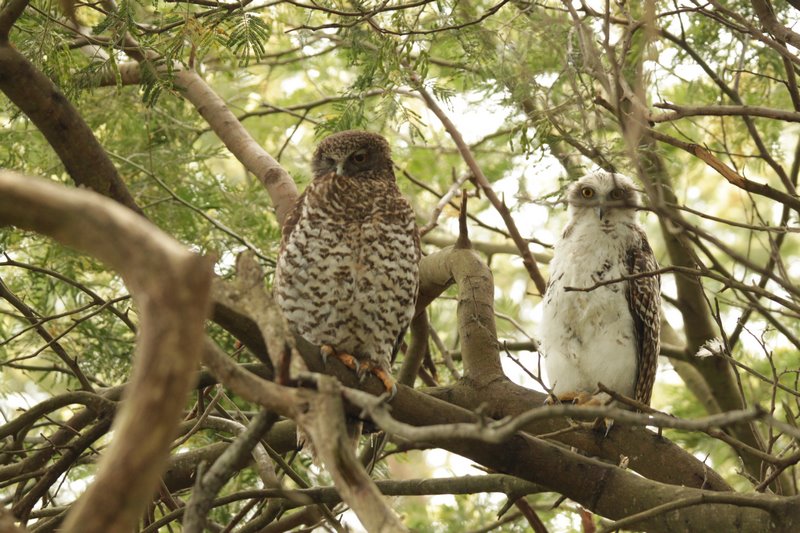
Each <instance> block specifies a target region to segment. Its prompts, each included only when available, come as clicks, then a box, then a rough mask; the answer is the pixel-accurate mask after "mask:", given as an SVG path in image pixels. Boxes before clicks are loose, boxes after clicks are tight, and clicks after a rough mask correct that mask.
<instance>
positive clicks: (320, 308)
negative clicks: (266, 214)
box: [273, 131, 420, 389]
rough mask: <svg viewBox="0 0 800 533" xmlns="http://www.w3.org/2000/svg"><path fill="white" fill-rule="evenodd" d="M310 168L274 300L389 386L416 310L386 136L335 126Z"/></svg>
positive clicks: (307, 331)
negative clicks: (395, 358) (309, 179)
mask: <svg viewBox="0 0 800 533" xmlns="http://www.w3.org/2000/svg"><path fill="white" fill-rule="evenodd" d="M312 168H313V172H314V180H313V181H312V182H311V183H310V184H309V185H308V187H307V188H306V190H305V191H304V192H303V194H302V195H301V196H300V198H299V199H298V201H297V203H296V205H295V207H294V209H293V210H292V212H291V213H290V214H289V216H288V217H287V220H286V222H285V223H284V226H283V239H282V241H281V250H280V254H279V256H278V262H277V268H276V271H275V282H274V288H273V291H274V294H275V299H276V301H277V302H278V305H279V306H280V307H281V309H282V310H283V313H284V315H285V316H286V318H287V320H288V322H289V325H290V327H291V328H292V329H293V330H294V332H295V333H297V334H299V335H301V336H302V337H304V338H305V339H306V340H308V341H309V342H311V343H313V344H316V345H319V346H323V347H325V348H324V350H323V354H325V355H327V354H330V353H336V354H337V355H339V356H340V358H341V359H342V360H343V361H345V362H348V361H349V362H350V363H351V366H355V367H356V368H357V370H358V371H359V373H363V372H365V371H372V372H374V373H375V374H376V375H377V376H378V377H380V378H381V379H383V380H384V383H385V384H386V387H387V389H390V388H393V386H394V383H393V381H392V380H391V378H390V376H389V372H390V361H391V358H392V356H393V355H394V351H395V350H396V346H397V343H398V341H399V338H400V337H401V335H402V334H403V332H404V331H405V329H406V328H407V327H408V324H409V323H410V321H411V317H412V315H413V312H414V304H415V301H416V294H417V288H418V284H419V266H418V263H419V258H420V248H419V236H418V233H417V228H416V224H415V222H414V212H413V210H412V208H411V205H410V204H409V203H408V201H407V200H406V199H405V198H404V197H403V196H402V195H401V193H400V190H399V189H398V188H397V184H396V182H395V176H394V170H393V168H392V159H391V152H390V149H389V144H388V143H387V142H386V139H384V138H383V137H381V136H380V135H377V134H374V133H368V132H364V131H345V132H342V133H337V134H334V135H331V136H329V137H327V138H326V139H324V140H323V141H322V142H321V143H320V145H319V147H318V148H317V150H316V151H315V153H314V158H313V162H312ZM347 354H349V355H352V356H353V357H354V358H355V360H352V359H348V358H347Z"/></svg>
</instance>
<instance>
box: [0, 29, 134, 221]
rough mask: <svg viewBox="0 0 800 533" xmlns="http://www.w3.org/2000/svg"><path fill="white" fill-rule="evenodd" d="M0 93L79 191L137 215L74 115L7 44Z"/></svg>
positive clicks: (1, 49) (0, 63) (0, 51)
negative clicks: (44, 142)
mask: <svg viewBox="0 0 800 533" xmlns="http://www.w3.org/2000/svg"><path fill="white" fill-rule="evenodd" d="M0 90H1V91H3V92H4V93H5V94H6V96H8V98H9V99H10V100H11V101H12V102H14V104H16V105H17V107H19V108H20V109H21V110H22V112H23V113H25V114H26V115H27V116H28V118H30V119H31V121H32V122H33V123H34V124H35V125H36V127H37V128H38V129H39V131H41V132H42V134H43V135H44V136H45V138H46V139H47V141H48V142H49V143H50V145H51V146H52V147H53V150H55V152H56V153H57V154H58V157H59V158H61V161H62V162H63V163H64V167H65V168H66V169H67V172H68V173H69V175H70V176H71V177H72V179H73V180H74V181H75V183H76V184H77V185H78V186H81V187H86V188H88V189H92V190H93V191H96V192H98V193H100V194H102V195H103V196H107V197H109V198H113V199H114V200H116V201H117V202H119V203H121V204H122V205H124V206H126V207H128V208H130V209H132V210H133V211H135V212H136V213H140V214H141V210H140V209H139V207H138V206H137V205H136V202H135V201H134V199H133V197H132V196H131V195H130V193H129V192H128V189H127V187H126V186H125V184H124V182H123V181H122V179H121V178H120V176H119V174H118V173H117V169H116V168H115V167H114V165H113V164H112V163H111V160H110V159H109V158H108V155H107V154H106V152H105V150H103V147H102V146H101V145H100V143H99V142H98V141H97V139H96V138H95V136H94V133H92V130H91V129H89V126H88V125H87V124H86V122H84V120H83V118H82V117H81V115H80V114H79V113H78V110H77V109H75V107H74V106H73V105H72V103H70V102H69V100H67V99H66V97H65V96H64V94H63V93H62V92H61V91H60V90H59V89H58V87H56V86H55V85H54V84H53V82H52V81H50V79H49V78H47V76H45V75H44V74H42V73H41V72H40V71H39V70H38V69H37V68H36V67H35V66H34V65H33V64H32V63H31V62H30V61H28V60H27V59H26V58H25V57H24V56H23V55H22V54H20V53H19V52H18V51H17V50H16V49H15V48H14V47H13V46H11V45H10V44H8V43H5V44H3V43H0Z"/></svg>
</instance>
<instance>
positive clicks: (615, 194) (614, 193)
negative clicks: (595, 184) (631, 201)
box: [608, 189, 625, 200]
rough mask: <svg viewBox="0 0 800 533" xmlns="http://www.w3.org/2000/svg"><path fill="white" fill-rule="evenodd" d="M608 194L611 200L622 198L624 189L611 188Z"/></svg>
mask: <svg viewBox="0 0 800 533" xmlns="http://www.w3.org/2000/svg"><path fill="white" fill-rule="evenodd" d="M608 196H609V198H611V199H612V200H622V198H623V197H624V196H625V191H623V190H622V189H612V190H611V193H609V195H608Z"/></svg>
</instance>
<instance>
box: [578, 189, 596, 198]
mask: <svg viewBox="0 0 800 533" xmlns="http://www.w3.org/2000/svg"><path fill="white" fill-rule="evenodd" d="M581 196H583V197H584V198H594V189H592V188H591V187H584V188H583V189H581Z"/></svg>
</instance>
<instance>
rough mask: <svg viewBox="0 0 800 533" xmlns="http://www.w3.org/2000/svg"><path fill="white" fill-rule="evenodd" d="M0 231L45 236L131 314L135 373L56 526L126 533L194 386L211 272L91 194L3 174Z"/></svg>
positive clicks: (151, 484) (159, 467)
mask: <svg viewBox="0 0 800 533" xmlns="http://www.w3.org/2000/svg"><path fill="white" fill-rule="evenodd" d="M0 224H4V225H5V224H14V225H16V226H18V227H21V228H25V229H29V230H33V231H37V232H39V233H43V234H46V235H49V236H51V237H53V238H54V239H56V240H58V241H60V242H61V243H63V244H65V245H68V246H72V247H75V248H77V249H79V250H82V251H85V252H87V253H90V254H92V255H94V256H96V257H98V258H99V259H101V260H102V261H105V262H106V263H108V264H109V265H110V266H111V267H112V268H114V269H116V270H117V271H119V272H120V273H121V275H122V277H123V279H124V280H125V282H126V284H127V285H128V286H129V287H130V289H131V292H132V294H133V296H134V301H135V302H136V303H137V304H138V306H139V309H140V315H141V327H140V330H139V334H138V339H137V341H138V342H137V345H136V354H135V364H134V369H133V375H132V379H131V383H130V387H128V388H127V389H126V394H125V396H126V401H125V403H124V404H123V406H122V407H121V409H120V412H119V416H117V418H116V420H115V422H114V424H115V425H114V429H115V438H114V440H113V441H112V442H111V444H110V446H109V448H108V450H107V451H106V454H105V456H104V457H103V459H102V461H101V463H100V468H99V471H98V474H97V477H96V479H95V482H94V483H93V484H92V485H91V486H90V487H89V489H88V490H87V492H86V493H85V494H84V495H83V496H82V497H81V498H80V499H79V500H78V502H77V503H76V504H75V507H74V508H73V509H72V511H71V512H70V514H69V516H68V517H67V519H66V522H65V524H64V531H79V530H80V531H83V532H94V531H98V532H99V531H125V530H130V529H131V528H132V527H133V525H134V524H135V523H136V520H137V518H138V517H139V516H140V514H141V512H142V510H143V509H144V507H145V505H146V503H147V501H148V500H149V498H150V496H151V494H152V491H153V489H154V488H155V486H156V482H157V479H158V476H159V475H160V473H161V471H162V469H163V467H164V465H165V464H166V460H167V457H168V453H169V448H168V446H169V443H170V441H171V439H172V436H173V431H174V429H175V426H176V424H177V422H178V420H179V417H180V414H181V411H182V409H183V404H184V400H185V398H186V395H187V394H188V392H189V389H190V387H191V385H192V382H193V380H194V377H195V372H194V370H195V369H196V366H197V362H198V360H199V354H200V348H201V342H202V339H203V330H204V325H205V324H204V322H205V318H206V316H207V313H208V309H209V291H210V284H211V275H212V262H211V261H210V260H209V259H207V258H203V257H200V256H198V255H196V254H194V253H191V252H189V251H188V250H187V249H186V248H184V247H183V246H182V245H181V244H179V243H178V242H176V241H174V240H173V239H172V238H170V237H169V236H167V235H166V234H164V233H163V232H161V230H159V229H158V228H157V227H156V226H154V225H152V224H150V223H149V222H147V221H145V220H143V219H142V218H141V217H139V216H138V215H135V214H134V213H132V212H131V211H130V210H127V209H123V208H121V207H120V206H119V205H117V204H116V203H115V202H113V201H111V200H109V199H107V198H104V197H102V196H100V195H98V194H96V193H93V192H90V191H86V190H74V189H69V188H66V187H63V186H60V185H57V184H55V183H52V182H49V181H46V180H42V179H39V178H32V177H28V176H22V175H20V174H16V173H13V172H8V171H2V172H0ZM153 272H158V273H159V275H158V276H153V275H152V273H153ZM143 443H147V446H143V445H142V444H143Z"/></svg>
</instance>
